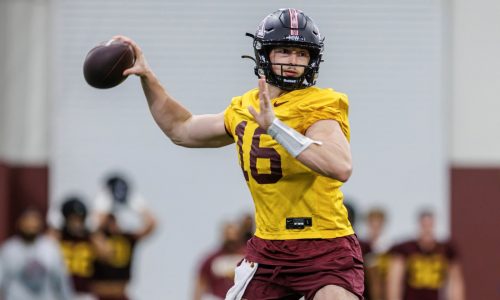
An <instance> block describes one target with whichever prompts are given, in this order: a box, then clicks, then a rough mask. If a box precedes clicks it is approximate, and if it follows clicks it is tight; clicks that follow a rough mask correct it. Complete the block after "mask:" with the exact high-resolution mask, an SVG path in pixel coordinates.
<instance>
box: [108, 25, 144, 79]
mask: <svg viewBox="0 0 500 300" xmlns="http://www.w3.org/2000/svg"><path fill="white" fill-rule="evenodd" d="M113 39H115V40H119V41H122V42H124V43H126V44H129V45H130V46H132V48H133V49H134V53H135V62H134V65H133V66H132V67H131V68H129V69H126V70H125V71H123V76H128V75H137V76H140V77H145V76H146V75H147V74H148V73H150V72H151V68H150V67H149V65H148V63H147V61H146V58H145V57H144V53H143V52H142V49H141V47H139V45H137V43H136V42H134V41H133V40H132V39H131V38H129V37H126V36H123V35H115V36H114V37H113Z"/></svg>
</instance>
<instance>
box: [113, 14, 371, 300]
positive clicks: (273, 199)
mask: <svg viewBox="0 0 500 300" xmlns="http://www.w3.org/2000/svg"><path fill="white" fill-rule="evenodd" d="M247 35H249V36H251V37H252V38H253V48H254V51H255V58H253V59H254V60H255V62H256V66H255V70H254V71H255V74H256V75H257V77H258V78H259V79H258V87H257V88H255V89H252V90H250V91H248V92H246V93H245V94H243V95H241V96H238V97H234V98H233V99H232V101H231V102H230V104H229V106H228V107H227V108H226V109H225V110H224V111H223V112H221V113H219V114H207V115H193V114H191V113H190V112H189V111H188V110H187V109H186V108H185V107H184V106H182V105H181V104H180V102H178V101H177V100H175V99H174V98H173V97H172V96H171V95H170V94H169V93H168V92H167V91H166V90H165V88H164V87H163V86H162V85H161V83H160V82H159V80H158V78H157V77H156V76H155V74H154V73H153V71H152V70H151V68H150V67H149V66H148V64H147V62H146V59H145V57H144V54H143V52H142V51H141V49H140V47H139V46H138V45H137V44H136V43H135V42H134V41H133V40H131V39H129V38H127V37H124V36H116V37H115V38H116V39H120V40H122V41H124V42H126V43H129V44H130V45H132V47H133V48H134V51H135V54H136V62H135V64H134V66H133V67H132V68H130V69H128V70H125V72H124V75H130V74H135V75H138V76H139V77H140V79H141V83H142V88H143V90H144V94H145V96H146V99H147V102H148V105H149V108H150V111H151V114H152V115H153V118H154V120H155V121H156V123H157V124H158V126H159V127H160V128H161V129H162V130H163V132H164V133H165V134H166V135H167V136H168V137H169V138H170V139H171V140H172V142H174V143H175V144H177V145H180V146H184V147H200V148H201V147H222V146H226V145H229V144H231V143H234V144H235V148H236V154H237V160H238V162H239V164H240V166H241V170H242V173H243V177H244V179H245V181H246V183H247V185H248V188H249V189H250V192H251V194H252V197H253V201H254V204H255V218H256V232H255V236H254V237H252V238H251V239H250V240H249V241H248V243H247V250H246V256H245V259H244V260H243V261H242V262H241V263H240V264H239V265H238V267H237V268H236V270H235V284H234V286H233V287H232V288H231V289H230V290H229V292H228V294H227V295H226V299H247V300H257V299H258V300H262V299H300V298H301V297H305V299H308V300H310V299H314V300H321V299H335V300H350V299H362V294H363V262H362V258H361V251H360V247H359V243H358V241H357V238H356V236H355V235H354V231H353V228H352V226H351V224H350V223H349V221H348V218H347V211H346V208H345V207H344V205H343V195H342V193H341V191H340V189H339V188H340V186H341V185H342V183H343V182H345V181H347V180H348V179H349V177H350V175H351V170H352V162H351V151H350V145H349V138H350V131H349V120H348V106H349V104H348V99H347V96H346V95H345V94H342V93H339V92H336V91H334V90H333V89H323V88H318V87H316V86H315V83H316V79H317V76H318V71H319V65H320V63H321V61H322V54H323V40H324V38H323V37H322V36H321V34H320V31H319V29H318V27H317V26H316V25H315V23H314V22H313V20H312V19H311V18H310V17H308V16H307V15H305V14H304V13H303V12H302V11H300V10H297V9H292V8H288V9H279V10H277V11H275V12H273V13H271V14H270V15H268V16H267V17H265V18H264V20H262V22H261V23H260V24H259V26H258V28H257V31H256V33H255V34H247Z"/></svg>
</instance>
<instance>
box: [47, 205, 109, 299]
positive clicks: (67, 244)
mask: <svg viewBox="0 0 500 300" xmlns="http://www.w3.org/2000/svg"><path fill="white" fill-rule="evenodd" d="M61 213H62V215H63V217H64V223H63V226H62V229H61V230H57V229H55V228H52V235H54V236H55V237H56V239H58V240H59V243H60V245H61V250H62V253H63V256H64V260H65V262H66V267H67V269H68V272H69V273H70V275H71V277H72V280H73V287H74V290H75V300H92V299H96V298H95V297H94V296H93V295H92V293H91V290H90V286H91V280H92V277H93V275H94V262H95V259H96V258H97V257H99V256H105V255H106V253H105V251H106V249H105V243H104V242H105V241H104V239H103V237H102V236H100V235H97V234H91V232H90V231H89V230H88V229H87V226H86V220H87V215H88V210H87V206H86V205H85V204H84V202H83V200H82V199H81V198H80V197H78V196H69V197H67V198H66V199H65V200H64V202H63V204H62V206H61Z"/></svg>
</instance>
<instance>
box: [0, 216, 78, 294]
mask: <svg viewBox="0 0 500 300" xmlns="http://www.w3.org/2000/svg"><path fill="white" fill-rule="evenodd" d="M43 219H44V218H43V216H42V213H41V212H40V211H39V210H38V209H36V208H26V209H24V210H23V211H22V212H21V215H20V217H19V218H18V220H17V234H16V235H15V236H13V237H11V238H10V239H8V240H7V241H5V243H4V244H3V245H2V247H1V248H0V299H2V300H21V299H22V300H73V291H72V288H71V284H70V281H69V277H68V274H67V272H66V266H65V265H64V261H63V259H62V255H61V251H60V249H59V246H58V245H57V244H56V242H55V241H54V240H53V239H52V238H50V237H48V236H47V235H45V234H44V233H43V230H44V227H45V224H44V222H43Z"/></svg>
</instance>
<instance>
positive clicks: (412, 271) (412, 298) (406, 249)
mask: <svg viewBox="0 0 500 300" xmlns="http://www.w3.org/2000/svg"><path fill="white" fill-rule="evenodd" d="M390 254H391V255H402V256H403V257H404V259H405V264H406V274H405V287H404V298H403V299H404V300H438V299H440V298H439V297H440V292H441V289H442V288H443V287H444V284H445V282H446V279H447V276H448V267H449V263H450V262H452V261H455V260H456V259H457V253H456V250H455V248H454V247H453V246H452V245H451V243H449V242H445V243H436V245H435V247H434V248H433V249H432V250H430V251H424V250H423V249H421V247H420V246H419V244H418V243H417V241H415V240H412V241H407V242H405V243H401V244H398V245H395V246H393V247H392V248H391V250H390Z"/></svg>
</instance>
